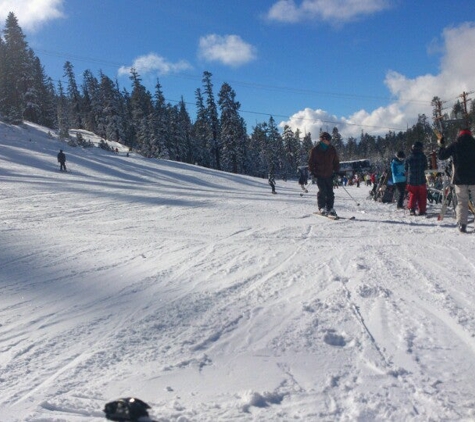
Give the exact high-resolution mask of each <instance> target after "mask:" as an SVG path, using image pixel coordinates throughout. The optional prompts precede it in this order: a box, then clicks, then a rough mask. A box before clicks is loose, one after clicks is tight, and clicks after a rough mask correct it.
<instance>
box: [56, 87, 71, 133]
mask: <svg viewBox="0 0 475 422" xmlns="http://www.w3.org/2000/svg"><path fill="white" fill-rule="evenodd" d="M57 112H58V131H59V139H68V138H69V129H70V128H71V122H70V121H69V110H68V100H67V98H66V95H65V93H64V89H63V84H62V83H61V81H59V82H58V110H57Z"/></svg>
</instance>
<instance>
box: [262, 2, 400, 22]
mask: <svg viewBox="0 0 475 422" xmlns="http://www.w3.org/2000/svg"><path fill="white" fill-rule="evenodd" d="M390 7H391V0H331V1H329V0H303V1H302V3H301V4H300V5H297V4H296V3H295V1H294V0H279V1H277V3H275V4H274V5H273V6H272V7H271V8H270V10H269V12H268V13H267V18H268V19H270V20H275V21H279V22H288V23H297V22H300V21H304V20H308V19H319V20H322V21H327V22H333V23H342V22H348V21H352V20H355V19H358V18H360V17H362V16H365V15H372V14H374V13H378V12H381V11H383V10H386V9H389V8H390Z"/></svg>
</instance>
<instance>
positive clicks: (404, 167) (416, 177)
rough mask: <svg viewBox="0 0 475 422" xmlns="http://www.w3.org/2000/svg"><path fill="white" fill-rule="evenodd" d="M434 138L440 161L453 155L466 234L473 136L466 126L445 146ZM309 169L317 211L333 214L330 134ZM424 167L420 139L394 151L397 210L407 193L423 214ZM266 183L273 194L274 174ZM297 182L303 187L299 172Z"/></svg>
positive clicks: (472, 190)
mask: <svg viewBox="0 0 475 422" xmlns="http://www.w3.org/2000/svg"><path fill="white" fill-rule="evenodd" d="M437 138H438V145H439V150H438V152H437V156H438V158H439V159H440V160H447V159H449V158H452V166H453V171H452V183H453V184H454V186H455V193H456V195H457V209H456V213H457V227H458V229H459V230H460V231H461V232H462V233H466V232H467V221H468V202H469V199H470V195H472V198H475V138H474V137H473V136H472V133H471V131H470V129H468V128H464V129H462V130H460V131H459V133H458V135H457V138H456V139H455V141H454V142H452V143H451V144H450V145H448V146H446V145H445V138H444V136H443V135H442V134H440V133H437ZM308 169H309V171H310V174H311V175H312V177H314V178H315V179H316V182H317V187H318V193H317V206H318V209H319V212H320V213H321V214H323V215H330V216H336V212H335V209H334V202H335V194H334V192H333V187H334V184H333V179H334V177H335V175H336V174H337V173H338V171H339V169H340V160H339V157H338V153H337V151H336V149H335V147H334V146H333V145H332V144H331V135H330V134H329V133H327V132H322V133H321V134H320V139H319V141H318V142H317V144H316V145H315V146H314V147H313V148H312V150H311V151H310V158H309V161H308ZM427 169H428V162H427V157H426V155H425V153H424V148H423V144H422V142H420V141H417V142H415V143H414V145H412V148H411V152H410V153H409V155H408V156H407V157H406V154H405V153H404V151H398V152H397V153H396V154H395V157H394V158H393V160H392V161H391V174H392V182H393V184H394V185H395V187H396V189H397V192H398V195H397V208H398V209H405V207H404V200H405V197H406V192H407V194H408V202H407V208H408V209H409V213H410V214H411V215H421V216H422V215H425V214H426V212H427V179H426V170H427ZM269 184H270V185H271V187H272V192H273V193H275V180H274V176H273V175H272V177H269ZM299 184H300V185H301V186H302V189H304V190H305V188H304V178H303V176H302V173H301V174H300V178H299ZM305 184H306V183H305Z"/></svg>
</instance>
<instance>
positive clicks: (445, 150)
mask: <svg viewBox="0 0 475 422" xmlns="http://www.w3.org/2000/svg"><path fill="white" fill-rule="evenodd" d="M437 138H438V144H439V147H440V148H439V151H438V154H437V155H438V157H439V159H440V160H447V159H448V158H450V157H452V183H453V184H454V185H455V194H456V195H457V226H458V229H459V230H460V231H461V232H462V233H466V232H467V220H468V201H469V198H470V194H471V195H472V199H473V198H475V139H474V138H473V136H472V132H471V131H470V129H468V128H464V129H462V130H461V131H460V132H459V134H458V136H457V139H456V140H455V141H454V142H452V143H451V144H450V145H449V146H446V145H445V139H444V136H443V135H442V134H441V133H437Z"/></svg>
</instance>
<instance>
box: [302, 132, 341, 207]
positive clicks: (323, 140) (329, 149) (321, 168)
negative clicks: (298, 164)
mask: <svg viewBox="0 0 475 422" xmlns="http://www.w3.org/2000/svg"><path fill="white" fill-rule="evenodd" d="M331 139H332V137H331V135H330V134H329V133H328V132H322V133H321V134H320V141H319V142H318V143H317V145H315V146H314V147H313V148H312V150H311V151H310V159H309V161H308V168H309V169H310V174H312V175H313V176H314V177H315V178H316V179H317V187H318V192H317V205H318V210H319V212H320V213H321V214H322V215H330V216H336V212H335V210H334V209H333V205H334V202H335V193H334V192H333V177H334V175H335V174H336V173H338V171H339V170H340V159H339V158H338V153H337V151H336V149H335V147H334V146H333V145H331Z"/></svg>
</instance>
